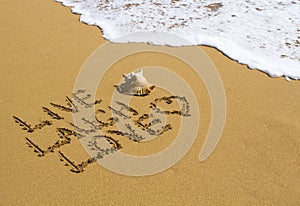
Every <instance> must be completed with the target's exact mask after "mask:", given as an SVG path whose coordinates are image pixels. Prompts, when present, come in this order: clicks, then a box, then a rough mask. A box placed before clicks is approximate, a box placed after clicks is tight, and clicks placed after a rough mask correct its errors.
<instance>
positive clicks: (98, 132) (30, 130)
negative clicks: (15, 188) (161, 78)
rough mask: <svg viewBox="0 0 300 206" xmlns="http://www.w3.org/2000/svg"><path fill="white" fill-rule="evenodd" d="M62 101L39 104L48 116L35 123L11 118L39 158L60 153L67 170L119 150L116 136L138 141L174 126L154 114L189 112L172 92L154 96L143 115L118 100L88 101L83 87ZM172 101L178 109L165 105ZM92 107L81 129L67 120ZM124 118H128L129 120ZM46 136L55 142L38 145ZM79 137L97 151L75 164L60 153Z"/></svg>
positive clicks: (78, 168)
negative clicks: (92, 113) (110, 103)
mask: <svg viewBox="0 0 300 206" xmlns="http://www.w3.org/2000/svg"><path fill="white" fill-rule="evenodd" d="M65 101H66V105H62V104H57V103H53V102H51V103H50V106H44V107H42V111H43V112H44V113H45V114H46V115H47V119H45V120H40V121H39V122H38V123H37V124H32V123H29V122H28V121H25V120H24V119H23V118H21V117H20V116H13V119H14V121H15V123H17V124H18V125H19V126H20V128H21V130H23V131H24V132H26V136H25V142H26V144H27V145H28V147H29V148H32V151H33V152H34V153H36V154H37V157H39V158H42V157H44V156H46V155H50V154H55V153H56V154H58V155H59V160H60V161H63V162H64V165H65V166H68V167H70V171H71V172H74V173H81V172H83V171H84V169H85V168H86V167H88V166H89V165H90V164H92V163H94V162H96V161H97V160H99V159H102V158H104V157H105V156H106V155H109V154H112V153H114V152H117V151H118V150H121V149H122V145H121V143H120V141H119V140H117V139H116V136H119V137H122V138H127V139H129V140H131V141H134V142H137V143H139V142H141V141H143V140H145V139H146V137H145V136H144V133H145V132H146V133H147V134H148V135H152V136H160V135H162V134H164V133H166V132H168V131H169V130H172V129H173V125H171V124H167V123H164V122H163V121H162V120H161V119H160V118H159V117H158V116H157V115H155V114H164V115H179V116H183V117H189V116H190V115H191V114H190V106H189V102H188V101H187V99H186V98H185V97H180V96H174V95H171V96H163V97H161V98H156V99H154V100H153V101H152V102H151V103H150V104H149V105H148V107H149V109H150V110H151V113H143V114H140V113H139V111H138V110H137V109H135V108H133V107H130V106H128V105H126V104H125V103H123V102H120V101H115V103H116V104H115V105H117V107H112V106H105V105H103V102H102V100H101V99H98V100H95V101H91V95H90V94H88V93H87V92H86V91H85V90H78V91H77V92H76V93H73V94H72V96H71V97H68V96H67V97H66V99H65ZM175 103H176V104H178V105H179V108H180V109H179V110H174V109H170V108H171V107H169V108H168V106H171V105H173V104H175ZM163 105H165V106H166V107H167V108H166V109H162V108H165V107H164V106H163ZM92 107H93V108H94V109H95V116H94V117H93V118H90V117H86V118H81V121H82V123H83V124H84V125H85V127H84V128H81V127H78V125H76V124H74V123H73V121H72V120H71V121H69V120H67V118H66V116H68V115H70V114H72V113H77V112H80V111H81V110H82V109H89V108H92ZM108 112H110V113H111V114H113V115H112V116H113V117H109V118H107V119H105V120H103V117H104V116H105V114H107V113H108ZM123 120H131V122H132V123H128V121H123ZM116 123H118V124H120V123H121V124H124V125H123V127H122V129H120V127H117V129H116V127H115V126H116ZM38 131H41V132H42V133H40V132H38ZM36 132H38V133H39V134H38V135H37V136H34V135H33V134H35V133H36ZM143 132H144V133H143ZM49 135H50V136H49ZM45 138H48V139H49V140H48V141H50V142H51V141H52V140H53V139H54V142H53V143H51V144H50V145H48V146H41V143H39V140H40V142H45ZM81 138H89V142H88V147H89V149H90V150H95V151H97V155H95V156H93V157H90V158H88V159H87V160H84V161H82V162H80V163H76V162H75V161H73V160H72V157H68V156H67V155H66V154H65V153H64V152H63V148H65V147H67V146H68V147H70V146H72V143H73V142H74V141H78V140H80V139H81ZM33 139H34V140H33ZM99 141H106V142H108V143H109V145H110V147H106V148H105V147H103V146H102V145H101V146H100V144H99Z"/></svg>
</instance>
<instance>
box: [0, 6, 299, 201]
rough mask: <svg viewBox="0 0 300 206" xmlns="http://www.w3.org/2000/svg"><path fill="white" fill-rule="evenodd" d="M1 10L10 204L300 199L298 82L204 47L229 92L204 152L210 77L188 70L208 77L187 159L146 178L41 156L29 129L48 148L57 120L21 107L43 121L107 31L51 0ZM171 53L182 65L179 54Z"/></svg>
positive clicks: (4, 193)
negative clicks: (38, 127)
mask: <svg viewBox="0 0 300 206" xmlns="http://www.w3.org/2000/svg"><path fill="white" fill-rule="evenodd" d="M1 14H2V22H1V27H0V37H1V38H0V45H1V56H0V58H1V61H0V66H1V71H2V72H1V77H0V78H1V79H0V82H1V91H2V99H1V111H2V112H1V116H0V118H1V120H0V122H1V130H0V134H1V135H0V136H1V149H0V154H1V172H0V177H1V192H0V201H1V205H2V204H4V205H299V204H300V198H299V193H300V159H299V154H300V139H299V134H300V107H299V102H300V95H299V94H300V82H299V81H292V82H288V81H286V80H285V79H284V78H269V77H268V76H267V75H265V74H263V73H261V72H258V71H251V70H249V69H247V67H246V66H244V65H240V64H238V63H236V62H235V61H232V60H230V59H228V58H227V57H225V56H224V55H223V54H222V53H220V52H218V51H216V50H215V49H212V48H207V47H201V48H202V49H203V50H204V51H205V52H206V53H207V54H208V55H209V57H210V58H211V60H212V61H213V63H214V64H215V66H216V68H217V70H218V72H219V74H220V77H221V79H222V81H223V84H224V88H225V92H226V97H227V120H226V124H225V128H224V133H223V135H222V138H221V141H220V143H219V144H218V146H217V148H216V150H215V151H214V152H213V154H212V155H211V156H210V157H209V158H208V159H207V160H206V161H204V162H199V161H198V155H199V152H200V148H201V146H202V144H203V141H204V138H205V135H206V133H207V130H208V127H209V121H208V120H209V117H210V106H209V96H208V93H207V91H206V90H205V87H204V85H203V83H201V81H199V80H197V79H195V78H194V76H193V75H192V73H188V74H185V76H184V78H185V79H186V80H187V81H189V83H190V84H191V86H192V87H193V88H195V85H200V87H197V88H198V92H199V93H200V94H202V96H201V101H200V102H201V115H202V116H201V118H202V119H203V120H204V121H203V122H202V123H201V129H200V131H199V134H198V137H197V139H196V142H195V143H194V145H193V147H192V148H191V150H190V151H189V152H188V153H187V155H186V156H185V157H184V158H183V159H182V160H181V161H180V162H179V163H178V164H176V165H175V166H173V167H172V168H170V169H168V170H166V171H164V172H162V173H159V174H156V175H152V176H146V177H128V176H123V175H119V174H115V173H113V172H111V171H109V170H106V169H104V168H103V167H101V166H100V165H98V164H91V165H89V166H88V167H87V168H86V169H85V171H84V172H83V173H79V174H76V173H72V172H70V171H69V169H70V168H69V167H65V166H64V162H61V161H60V158H59V155H58V152H55V153H53V154H49V155H46V156H44V157H37V155H36V153H34V152H33V151H32V148H29V147H28V146H27V145H26V139H25V137H32V139H33V140H34V141H35V142H38V144H39V146H40V147H46V146H47V145H49V144H51V143H53V142H54V141H55V138H54V137H53V136H52V135H53V133H51V128H50V127H47V126H45V132H44V133H39V134H42V135H40V136H39V135H35V136H32V135H31V134H29V133H26V131H21V130H20V127H19V126H18V124H16V123H14V120H13V118H12V116H18V117H21V118H23V119H25V120H26V121H27V122H31V123H32V124H33V125H34V124H36V123H38V122H39V121H41V120H43V118H44V117H45V114H43V111H42V109H41V108H42V107H43V106H48V107H49V103H50V102H54V103H58V104H65V96H68V95H70V94H71V93H72V91H73V85H74V82H75V80H76V77H77V75H78V72H79V71H80V68H81V66H82V64H83V63H84V61H85V60H86V59H87V58H88V56H89V55H90V54H91V53H92V52H93V51H94V50H95V49H96V48H98V47H99V46H100V45H102V44H104V43H105V42H106V40H104V39H103V38H102V37H101V33H100V31H99V29H98V28H97V27H95V26H87V25H85V24H82V23H81V22H79V21H78V18H79V16H77V15H74V14H72V13H71V12H70V8H67V7H63V6H61V5H60V4H58V3H55V2H53V1H51V0H47V1H46V0H39V1H38V0H32V1H30V2H28V1H17V0H10V1H8V0H4V1H2V2H1ZM153 58H154V59H155V57H153ZM126 61H127V62H126ZM126 61H125V62H124V63H123V65H126V64H127V65H132V64H134V65H133V67H134V68H138V67H139V66H142V65H143V64H146V63H145V58H143V57H142V56H136V57H132V58H131V59H127V60H126ZM162 62H164V63H165V64H166V66H170V65H171V64H173V65H172V66H173V67H172V68H175V70H177V71H178V72H180V68H181V67H180V62H177V63H174V62H171V61H170V62H168V61H162ZM174 64H175V66H174ZM176 65H177V66H176ZM124 73H125V72H124ZM109 75H111V77H112V76H113V74H108V76H107V78H108V79H109V77H110V76H109ZM183 75H184V74H183ZM106 92H109V91H106ZM162 92H163V91H162ZM102 96H103V97H104V98H105V97H106V96H105V92H104V93H103V94H102ZM197 98H198V97H197ZM199 98H200V97H199ZM133 104H134V103H133ZM136 105H138V104H136ZM137 107H138V106H137ZM49 108H50V107H49ZM139 109H141V110H142V109H143V108H139ZM206 120H207V121H206ZM174 121H175V120H174ZM47 131H48V132H47ZM170 141H172V140H171V139H170V138H169V139H167V138H166V139H162V138H160V139H157V143H156V144H155V142H154V143H153V142H152V143H151V142H150V143H149V145H146V146H143V148H144V149H141V148H138V147H137V146H136V145H135V146H132V147H128V148H127V152H129V153H130V152H132V153H134V152H136V153H139V154H144V153H146V154H147V153H148V152H150V151H159V150H161V149H162V148H163V147H164V145H168V144H170ZM62 151H63V153H64V154H65V155H67V156H68V157H72V161H75V162H76V163H81V162H82V161H85V160H87V159H88V158H89V156H88V155H87V153H86V152H85V150H84V149H83V147H82V146H81V144H80V143H79V141H72V145H70V146H66V147H64V148H63V149H62Z"/></svg>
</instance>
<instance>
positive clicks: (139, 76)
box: [115, 69, 155, 96]
mask: <svg viewBox="0 0 300 206" xmlns="http://www.w3.org/2000/svg"><path fill="white" fill-rule="evenodd" d="M123 77H124V80H125V82H124V83H122V84H120V85H115V87H116V89H117V90H118V92H120V93H122V94H127V95H135V96H146V95H148V94H150V92H151V90H153V89H154V88H155V86H154V85H151V84H149V83H148V81H147V80H146V78H145V77H144V75H143V70H142V69H140V70H139V71H137V72H131V73H129V74H123Z"/></svg>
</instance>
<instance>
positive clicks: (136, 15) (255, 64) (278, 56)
mask: <svg viewBox="0 0 300 206" xmlns="http://www.w3.org/2000/svg"><path fill="white" fill-rule="evenodd" d="M56 1H58V2H61V3H63V5H65V6H72V7H73V8H72V12H73V13H76V14H80V15H81V16H80V20H81V21H82V22H85V23H87V24H90V25H97V26H99V27H100V28H101V29H102V31H103V36H104V38H106V39H108V40H110V41H112V42H115V40H116V39H120V37H121V36H124V35H128V34H130V33H135V32H140V33H142V32H148V33H149V32H152V33H153V35H151V37H149V35H145V36H142V35H140V36H139V37H138V38H133V39H126V41H122V42H124V43H126V42H145V43H152V44H155V45H169V46H187V45H185V44H180V43H179V42H177V41H172V39H168V38H165V39H164V38H161V36H160V34H161V33H169V34H173V35H174V34H176V35H179V36H181V37H183V38H185V39H187V40H188V41H189V42H191V45H207V46H212V47H215V48H217V49H218V50H220V51H222V52H223V53H224V54H226V55H227V56H228V57H230V58H232V59H234V60H237V61H238V62H239V63H242V64H247V65H248V66H249V68H251V69H258V70H260V71H263V72H265V73H267V74H269V75H270V76H271V77H279V76H285V77H286V78H287V79H289V78H291V79H298V80H299V79H300V15H299V13H300V0H292V1H279V0H268V1H265V0H236V1H230V0H222V1H215V2H214V1H209V0H185V1H181V0H160V1H158V0H148V1H145V0H131V1H127V0H125V1H118V0H56ZM123 40H124V38H123Z"/></svg>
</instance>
